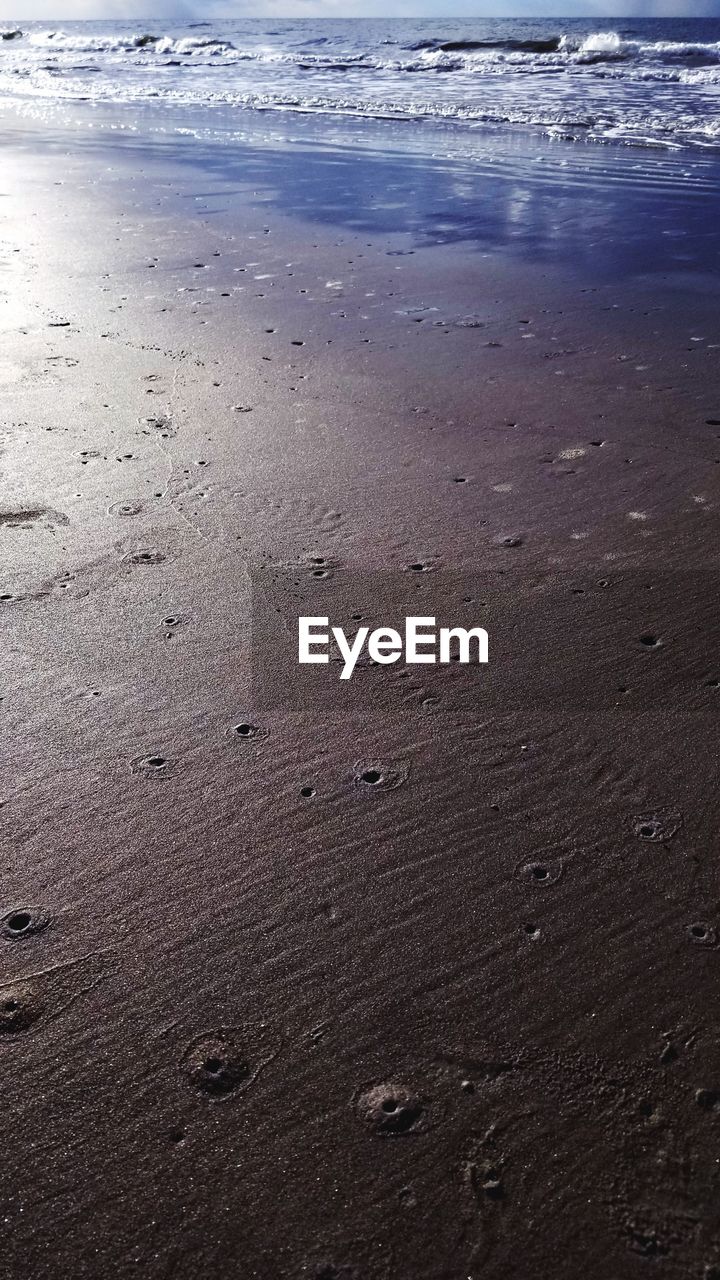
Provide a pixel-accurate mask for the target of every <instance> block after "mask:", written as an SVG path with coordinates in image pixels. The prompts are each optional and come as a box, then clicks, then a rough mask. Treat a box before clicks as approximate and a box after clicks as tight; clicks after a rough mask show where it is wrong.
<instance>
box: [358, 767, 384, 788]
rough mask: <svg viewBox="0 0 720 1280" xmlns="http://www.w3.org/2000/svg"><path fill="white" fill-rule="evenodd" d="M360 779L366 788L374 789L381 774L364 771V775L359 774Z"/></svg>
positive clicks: (373, 771)
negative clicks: (365, 784) (366, 785)
mask: <svg viewBox="0 0 720 1280" xmlns="http://www.w3.org/2000/svg"><path fill="white" fill-rule="evenodd" d="M360 779H361V781H362V782H366V783H367V784H368V786H370V787H375V786H377V784H378V782H380V780H381V779H382V774H381V773H380V772H379V771H378V770H377V769H366V770H365V772H364V773H361V774H360Z"/></svg>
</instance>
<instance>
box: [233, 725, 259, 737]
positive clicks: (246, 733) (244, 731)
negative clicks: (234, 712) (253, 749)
mask: <svg viewBox="0 0 720 1280" xmlns="http://www.w3.org/2000/svg"><path fill="white" fill-rule="evenodd" d="M235 732H236V734H237V735H238V737H239V738H252V736H253V734H254V732H255V726H254V725H252V724H247V723H243V724H236V725H235Z"/></svg>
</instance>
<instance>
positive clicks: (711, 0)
mask: <svg viewBox="0 0 720 1280" xmlns="http://www.w3.org/2000/svg"><path fill="white" fill-rule="evenodd" d="M558 13H562V14H563V16H565V17H591V18H595V17H597V18H598V19H601V18H603V17H621V16H632V17H675V16H677V17H708V16H713V17H720V0H486V2H483V0H0V21H2V22H7V21H8V20H9V21H14V22H16V23H17V24H18V25H22V21H23V20H25V21H29V20H32V19H40V20H42V21H48V22H54V23H58V22H63V21H65V22H69V21H71V20H73V19H81V18H106V19H107V18H110V19H112V18H118V19H121V18H125V19H133V18H137V19H138V20H140V19H142V18H168V19H170V18H174V19H175V20H176V21H179V20H182V19H205V20H211V19H213V18H323V17H325V18H353V17H358V18H360V17H383V18H405V17H428V18H443V17H453V18H471V17H478V18H482V17H538V18H540V17H557V16H558ZM20 14H22V18H21V17H20Z"/></svg>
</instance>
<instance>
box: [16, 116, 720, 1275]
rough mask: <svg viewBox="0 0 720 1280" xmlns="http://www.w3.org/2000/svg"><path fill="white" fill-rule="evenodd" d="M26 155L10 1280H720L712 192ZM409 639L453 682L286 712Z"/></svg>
mask: <svg viewBox="0 0 720 1280" xmlns="http://www.w3.org/2000/svg"><path fill="white" fill-rule="evenodd" d="M74 111H75V112H76V114H78V117H79V118H80V120H81V123H80V124H79V125H78V126H77V127H76V128H75V129H74V130H69V129H68V130H67V131H63V130H61V129H60V128H59V126H55V127H53V128H48V127H46V126H38V125H37V124H35V123H33V122H32V121H25V122H23V123H22V126H21V125H20V124H19V123H18V121H17V119H16V118H13V117H12V116H10V115H8V116H7V117H6V118H5V119H4V121H3V143H4V152H3V153H4V167H3V174H2V179H1V182H0V187H1V189H2V198H1V201H0V207H1V209H2V213H3V224H2V237H1V240H2V243H1V246H0V263H1V269H2V277H1V279H0V287H1V288H2V297H1V306H0V326H1V328H2V356H1V358H0V385H1V386H2V401H3V415H2V416H3V429H2V441H1V443H0V450H1V451H0V476H1V480H2V489H1V492H0V564H1V566H2V581H0V595H1V596H2V600H1V602H0V607H1V612H0V620H1V623H2V640H1V642H0V643H1V644H2V654H3V662H2V669H3V670H2V690H0V694H1V695H2V703H1V705H0V715H1V716H2V728H3V767H2V774H1V775H0V776H1V792H0V800H1V801H2V808H1V809H0V827H1V829H2V841H3V877H2V897H1V901H0V915H2V918H3V920H2V926H1V927H2V938H0V946H1V947H2V973H3V979H2V982H3V990H2V995H1V997H0V1055H1V1061H2V1077H3V1084H4V1095H5V1105H4V1106H3V1109H2V1126H3V1129H4V1141H3V1152H4V1155H3V1161H2V1165H3V1172H2V1183H3V1192H2V1199H3V1213H2V1220H3V1236H4V1240H3V1258H4V1266H5V1269H6V1273H7V1274H8V1275H11V1276H13V1277H15V1276H20V1275H23V1276H32V1277H33V1280H42V1278H44V1277H50V1276H53V1277H55V1276H57V1275H67V1276H72V1277H73V1280H85V1278H93V1280H95V1278H99V1277H103V1280H105V1277H111V1276H117V1277H125V1276H130V1275H135V1276H137V1275H141V1276H147V1277H152V1278H153V1280H155V1278H158V1280H160V1278H163V1280H164V1278H165V1277H188V1278H190V1277H193V1278H194V1277H197V1276H210V1275H214V1276H216V1277H219V1278H222V1280H225V1278H226V1277H228V1278H229V1277H240V1276H242V1277H257V1278H258V1280H276V1278H278V1280H285V1278H286V1277H287V1278H288V1280H292V1278H295V1277H298V1278H299V1277H310V1278H312V1280H441V1277H442V1278H444V1280H465V1278H466V1277H472V1280H479V1277H480V1276H482V1277H484V1278H491V1280H526V1277H528V1276H536V1277H543V1278H545V1277H547V1280H551V1278H552V1280H577V1277H578V1276H580V1275H583V1276H586V1277H588V1280H609V1278H610V1277H612V1280H635V1277H638V1278H642V1277H645V1276H646V1275H647V1274H648V1269H649V1268H652V1269H653V1272H654V1273H655V1272H657V1274H658V1275H660V1274H661V1275H662V1276H663V1277H671V1278H672V1280H676V1278H677V1280H680V1278H681V1277H683V1278H684V1277H696V1276H697V1277H705V1278H706V1280H711V1278H712V1277H717V1276H718V1275H720V1219H719V1216H718V1211H717V1176H718V1175H717V1167H718V1166H717V1133H718V1129H717V1126H718V1123H719V1121H718V1115H719V1114H720V1041H719V1039H718V1032H717V1016H716V1013H715V1005H716V988H717V966H718V963H719V955H720V952H719V951H718V946H717V944H718V931H720V886H719V885H718V878H717V832H718V818H719V816H720V801H719V800H718V797H717V793H716V787H715V770H716V760H715V757H716V740H717V717H718V698H720V658H719V656H718V640H719V639H720V623H719V622H718V617H717V608H716V590H717V570H716V561H717V546H718V535H719V533H720V519H719V513H720V507H719V506H718V498H719V493H718V484H719V477H720V471H719V468H720V365H719V360H718V356H719V355H720V322H719V321H718V317H717V305H716V288H717V283H716V282H717V269H718V261H719V259H718V244H719V242H720V233H719V232H718V231H717V229H716V228H715V226H714V223H713V217H712V210H713V202H712V197H713V194H714V193H716V172H715V169H714V167H713V164H712V162H710V161H709V160H703V161H702V163H701V167H700V169H699V170H697V169H696V170H694V173H693V176H692V177H688V176H687V174H686V175H685V176H683V173H682V169H681V168H679V169H678V168H676V169H675V170H673V168H672V166H671V164H670V162H669V161H665V160H662V159H660V158H659V157H658V158H657V168H656V169H653V161H655V159H656V157H654V156H653V157H652V160H651V159H650V158H649V157H644V158H643V160H642V164H639V162H638V157H637V154H636V155H634V157H633V159H632V160H631V159H628V157H627V156H626V155H624V154H623V153H621V152H617V153H615V152H613V151H612V149H602V155H601V149H598V150H597V151H595V150H594V149H592V148H580V147H579V148H574V147H572V146H571V145H569V144H564V143H562V142H560V143H555V144H552V145H550V144H544V143H540V142H532V143H531V142H530V141H528V140H527V139H518V137H513V136H512V135H507V136H506V137H505V138H504V140H502V139H500V138H498V140H497V142H496V144H493V145H496V148H497V156H498V163H497V164H496V165H490V164H489V163H488V165H487V166H486V167H483V164H482V163H478V164H476V165H473V164H470V163H468V162H467V161H463V160H459V159H458V158H457V156H456V155H454V153H453V146H454V143H453V135H451V134H448V135H447V136H446V135H444V134H442V135H441V134H440V133H439V132H438V133H437V135H433V144H432V148H431V149H430V150H428V144H427V142H426V141H424V140H423V139H424V138H426V137H427V134H425V135H422V136H421V134H420V131H417V132H413V131H412V129H408V128H406V129H402V130H398V131H397V132H396V131H395V130H394V127H393V126H391V125H389V124H385V125H377V126H369V125H366V126H363V127H361V126H360V125H359V124H358V125H347V126H345V127H346V128H347V129H348V130H349V131H350V134H349V137H348V142H347V145H345V146H343V145H342V144H341V143H338V144H337V145H334V146H330V145H328V141H327V133H326V132H323V125H322V122H321V123H319V124H315V123H313V122H312V121H300V120H296V121H293V122H292V124H291V125H288V124H287V122H284V123H283V125H282V128H281V126H280V125H279V124H278V121H277V119H276V118H272V119H270V118H268V119H267V120H263V119H262V118H260V119H258V120H256V121H254V122H249V123H248V124H247V133H246V135H245V137H244V139H243V140H240V141H236V142H235V143H234V144H233V145H229V144H227V143H222V144H221V143H220V142H213V141H204V142H203V141H199V140H197V139H194V140H193V139H189V138H185V139H182V138H172V137H171V136H170V135H165V136H163V135H162V134H160V133H158V132H152V131H151V130H150V129H147V130H145V125H146V123H147V122H146V121H145V122H143V123H142V125H141V128H140V130H139V131H138V132H137V133H129V132H126V133H122V134H121V133H118V134H117V135H115V136H114V137H113V135H112V134H111V133H109V132H107V131H103V130H102V129H101V128H99V127H98V128H96V129H95V130H93V131H90V130H88V129H87V128H86V125H87V120H83V119H82V118H81V116H80V112H81V109H80V108H77V109H74ZM95 122H96V123H98V124H102V121H98V120H97V117H95ZM144 130H145V131H144ZM353 131H355V133H356V136H355V137H353V136H352V134H353ZM280 132H282V133H283V134H284V135H285V136H287V135H288V134H291V135H292V136H293V137H294V138H295V142H294V144H293V145H289V144H288V143H287V142H284V141H282V140H281V139H280V137H279V133H280ZM435 138H437V142H436V141H435ZM441 142H442V143H443V146H441V145H440V143H441ZM360 143H361V144H362V145H359V144H360ZM488 145H489V144H488ZM413 148H415V150H413ZM503 148H504V150H503ZM500 161H502V163H500ZM535 161H538V163H536V164H535V165H534V168H533V167H532V166H533V164H534V162H535ZM678 163H679V162H678ZM633 164H635V165H636V166H638V165H639V168H640V170H641V171H642V172H638V168H637V167H636V169H635V170H634V169H633ZM412 566H415V567H412ZM413 602H417V604H418V606H420V605H421V606H422V607H421V608H420V607H418V608H417V610H416V611H417V612H420V613H424V612H425V611H426V610H427V612H428V613H435V614H437V615H438V617H439V618H442V620H443V622H444V623H445V624H447V625H451V624H453V623H454V624H456V625H466V626H467V625H482V626H485V627H486V628H487V630H488V632H489V636H490V663H489V665H488V667H487V668H477V669H475V668H473V669H471V668H461V667H460V666H455V665H453V664H451V665H450V666H449V667H447V668H440V667H436V668H427V669H423V668H421V667H408V666H404V665H402V664H396V665H395V666H393V667H387V668H383V669H381V668H375V667H372V666H370V665H369V664H367V663H363V664H361V666H360V668H359V669H358V672H357V673H356V677H354V678H353V680H352V681H350V682H349V683H348V684H347V686H344V685H342V684H340V683H339V681H338V680H337V674H338V672H337V667H336V666H335V667H334V668H332V664H331V668H332V669H331V670H330V671H326V670H325V669H319V673H318V672H314V671H313V672H311V673H309V674H308V673H303V677H302V679H301V678H300V675H299V673H298V671H297V668H295V667H294V664H293V662H292V660H291V659H292V653H291V650H290V648H289V647H288V646H289V643H290V641H291V639H292V625H293V620H294V618H296V616H297V615H298V614H299V613H308V614H315V613H325V612H328V613H329V614H330V615H331V616H332V619H333V621H336V620H337V622H338V623H339V624H341V625H344V626H346V627H347V628H348V629H350V628H351V627H352V626H353V624H355V625H357V624H358V623H359V622H360V621H361V620H365V621H367V622H372V624H373V625H380V624H381V623H385V622H388V621H392V619H393V617H394V616H395V615H397V616H405V614H406V613H407V612H409V611H410V610H411V608H412V607H413ZM353 615H362V619H360V618H358V617H357V616H355V617H354V616H353ZM288 655H290V656H288Z"/></svg>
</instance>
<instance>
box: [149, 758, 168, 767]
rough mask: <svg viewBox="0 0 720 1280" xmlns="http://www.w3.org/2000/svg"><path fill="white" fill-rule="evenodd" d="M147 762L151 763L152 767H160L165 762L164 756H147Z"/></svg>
mask: <svg viewBox="0 0 720 1280" xmlns="http://www.w3.org/2000/svg"><path fill="white" fill-rule="evenodd" d="M147 762H148V764H151V765H152V767H153V769H162V767H163V765H164V764H165V757H164V756H148V759H147Z"/></svg>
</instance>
